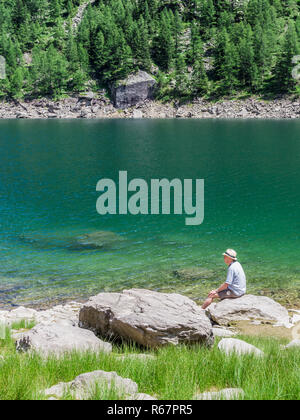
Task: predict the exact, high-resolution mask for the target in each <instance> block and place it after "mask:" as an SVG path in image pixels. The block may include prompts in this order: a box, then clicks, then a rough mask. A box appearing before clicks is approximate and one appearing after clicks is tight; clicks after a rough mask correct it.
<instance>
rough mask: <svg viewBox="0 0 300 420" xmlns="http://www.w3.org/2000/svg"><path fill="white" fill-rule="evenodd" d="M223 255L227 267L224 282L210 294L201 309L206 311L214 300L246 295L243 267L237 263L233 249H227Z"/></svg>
mask: <svg viewBox="0 0 300 420" xmlns="http://www.w3.org/2000/svg"><path fill="white" fill-rule="evenodd" d="M223 255H224V262H225V264H226V265H227V266H228V272H227V279H226V282H225V283H223V284H222V285H221V286H220V287H219V288H218V289H217V290H212V291H211V292H210V294H209V295H208V297H207V299H206V301H205V302H204V303H203V305H202V309H206V308H207V307H208V306H209V305H210V304H211V303H212V301H213V300H214V299H218V298H219V299H221V300H223V299H237V298H239V297H241V296H243V295H244V294H245V293H246V276H245V273H244V270H243V267H242V266H241V264H240V263H239V262H238V261H237V253H236V252H235V251H234V250H233V249H227V251H226V252H224V254H223Z"/></svg>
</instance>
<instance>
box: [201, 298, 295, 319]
mask: <svg viewBox="0 0 300 420" xmlns="http://www.w3.org/2000/svg"><path fill="white" fill-rule="evenodd" d="M207 312H208V314H209V316H210V317H211V319H212V320H213V321H214V322H216V323H217V324H219V325H228V324H230V322H232V321H251V320H264V321H271V322H277V323H282V324H283V325H285V324H289V314H288V311H287V310H286V308H284V307H283V306H281V305H280V304H279V303H277V302H275V301H274V300H273V299H270V298H268V297H265V296H253V295H245V296H242V297H241V298H239V299H225V300H223V301H221V302H218V303H214V304H212V305H210V306H209V307H208V308H207Z"/></svg>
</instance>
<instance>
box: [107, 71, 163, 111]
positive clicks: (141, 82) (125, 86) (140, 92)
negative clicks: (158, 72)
mask: <svg viewBox="0 0 300 420" xmlns="http://www.w3.org/2000/svg"><path fill="white" fill-rule="evenodd" d="M155 85H156V81H155V79H154V78H153V77H152V76H150V75H149V74H148V73H146V72H144V71H141V70H140V71H138V72H137V73H136V74H132V75H130V76H128V78H127V79H126V80H122V81H121V82H118V85H116V86H114V87H113V88H112V95H113V100H114V106H115V107H116V108H129V107H131V106H134V105H137V104H138V103H140V102H143V101H145V100H146V99H151V98H152V96H153V92H154V87H155Z"/></svg>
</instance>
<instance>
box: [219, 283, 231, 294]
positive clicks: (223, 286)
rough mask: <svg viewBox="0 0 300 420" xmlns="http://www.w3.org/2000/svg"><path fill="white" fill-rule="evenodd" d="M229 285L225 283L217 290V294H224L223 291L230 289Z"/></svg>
mask: <svg viewBox="0 0 300 420" xmlns="http://www.w3.org/2000/svg"><path fill="white" fill-rule="evenodd" d="M228 286H229V285H228V284H227V283H223V284H221V286H220V287H219V288H218V289H217V290H216V292H217V293H219V292H222V290H226V289H228Z"/></svg>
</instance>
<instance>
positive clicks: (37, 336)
mask: <svg viewBox="0 0 300 420" xmlns="http://www.w3.org/2000/svg"><path fill="white" fill-rule="evenodd" d="M16 349H17V350H18V351H27V350H35V351H37V352H40V353H41V354H42V355H43V356H49V355H55V356H60V355H63V354H64V353H67V352H71V351H74V350H77V351H88V350H90V351H95V352H100V351H102V352H105V353H110V352H111V351H112V346H111V344H109V343H105V342H103V341H101V340H99V339H98V338H97V337H96V336H95V335H94V334H93V333H92V332H91V331H88V330H83V329H81V328H78V327H72V326H70V325H69V324H65V323H57V324H52V325H48V324H38V325H37V326H35V327H34V328H32V329H31V330H30V331H28V332H25V333H22V334H21V335H18V340H17V342H16Z"/></svg>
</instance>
